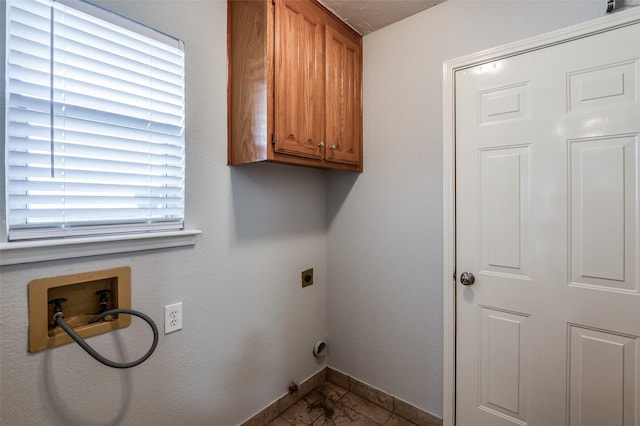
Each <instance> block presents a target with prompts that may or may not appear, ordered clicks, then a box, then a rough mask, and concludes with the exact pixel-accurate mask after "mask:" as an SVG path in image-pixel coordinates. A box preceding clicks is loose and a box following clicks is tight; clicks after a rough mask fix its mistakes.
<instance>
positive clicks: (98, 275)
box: [29, 266, 131, 352]
mask: <svg viewBox="0 0 640 426" xmlns="http://www.w3.org/2000/svg"><path fill="white" fill-rule="evenodd" d="M101 296H102V297H103V302H104V297H105V296H106V306H107V308H106V309H114V308H120V309H131V268H129V267H128V266H125V267H120V268H113V269H105V270H101V271H92V272H86V273H80V274H72V275H64V276H58V277H51V278H42V279H37V280H33V281H31V282H30V283H29V352H38V351H42V350H45V349H49V348H53V347H55V346H59V345H64V344H66V343H70V342H72V341H73V340H72V339H71V337H69V335H68V334H67V333H65V332H64V330H62V329H61V328H60V327H57V326H55V325H54V323H53V309H54V305H53V304H51V303H49V302H50V301H52V300H56V299H66V301H65V302H64V303H63V304H62V312H63V314H64V318H65V321H66V322H67V324H69V325H70V326H71V327H72V328H73V329H74V330H75V331H76V333H78V335H80V337H82V338H87V337H91V336H95V335H97V334H102V333H107V332H109V331H113V330H116V329H119V328H125V327H128V326H129V324H131V316H129V315H116V316H114V317H113V318H108V319H107V320H105V321H100V322H96V323H92V324H90V323H89V321H90V320H91V319H92V318H93V317H94V316H95V315H96V314H98V313H99V312H100V297H101Z"/></svg>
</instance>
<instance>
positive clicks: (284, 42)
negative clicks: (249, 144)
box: [274, 0, 324, 159]
mask: <svg viewBox="0 0 640 426" xmlns="http://www.w3.org/2000/svg"><path fill="white" fill-rule="evenodd" d="M319 12H320V10H319V9H318V7H317V6H316V5H314V4H312V3H310V2H303V1H296V0H280V1H278V2H277V3H276V34H275V37H276V40H275V55H276V60H275V147H274V148H275V151H276V152H278V153H282V154H290V155H296V156H302V157H307V158H317V159H320V157H321V151H320V146H319V143H320V141H321V140H322V135H323V126H324V120H323V103H324V102H323V101H324V84H323V80H322V69H323V61H322V59H323V53H324V52H323V46H322V25H321V18H320V13H319Z"/></svg>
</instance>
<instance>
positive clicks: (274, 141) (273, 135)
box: [271, 133, 276, 145]
mask: <svg viewBox="0 0 640 426" xmlns="http://www.w3.org/2000/svg"><path fill="white" fill-rule="evenodd" d="M275 144H276V134H275V133H271V145H275Z"/></svg>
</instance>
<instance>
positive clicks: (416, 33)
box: [327, 0, 606, 416]
mask: <svg viewBox="0 0 640 426" xmlns="http://www.w3.org/2000/svg"><path fill="white" fill-rule="evenodd" d="M605 3H606V2H605V1H603V0H598V1H558V0H554V1H542V0H531V1H528V0H520V1H515V0H514V1H506V0H505V1H497V0H496V1H484V0H476V1H471V0H469V1H457V0H448V1H446V2H445V3H442V4H440V5H437V6H435V7H433V8H430V9H427V10H425V11H424V12H421V13H419V14H417V15H414V16H412V17H410V18H407V19H405V20H403V21H400V22H398V23H395V24H392V25H390V26H388V27H385V28H383V29H381V30H378V31H376V32H373V33H371V34H369V35H367V36H365V38H364V54H363V56H364V77H363V84H364V89H363V96H364V144H365V146H364V173H363V174H362V176H360V177H359V178H358V179H357V181H355V180H354V179H353V178H352V177H351V176H349V175H346V174H337V173H336V174H331V175H330V179H329V204H328V209H329V216H328V219H327V220H328V265H329V274H328V283H329V290H328V291H329V301H328V306H329V339H330V343H331V345H330V347H331V348H332V351H331V352H330V355H331V356H330V358H329V364H330V365H331V366H332V367H334V368H336V369H338V370H341V371H343V372H345V373H347V374H349V375H351V376H353V377H356V378H358V379H360V380H362V381H364V382H366V383H368V384H370V385H373V386H376V387H378V388H381V389H384V390H385V391H386V392H388V393H391V394H392V395H394V396H396V397H398V398H400V399H404V400H405V401H407V402H410V403H412V404H414V405H417V406H418V407H420V408H422V409H424V410H426V411H429V412H431V413H433V414H436V415H438V416H441V415H442V342H443V332H442V328H443V320H442V310H443V301H442V298H443V296H442V285H443V284H442V283H443V277H442V262H443V260H442V249H443V246H442V232H443V231H442V161H443V160H442V63H443V61H445V60H448V59H453V58H456V57H460V56H464V55H467V54H471V53H474V52H476V51H480V50H484V49H489V48H492V47H495V46H498V45H501V44H505V43H508V42H512V41H516V40H520V39H523V38H526V37H529V36H532V35H536V34H540V33H543V32H546V31H550V30H554V29H558V28H561V27H565V26H568V25H571V24H576V23H579V22H583V21H585V20H588V19H592V18H595V17H599V16H602V15H603V14H604V4H605ZM347 191H349V193H348V196H347V195H346V192H347Z"/></svg>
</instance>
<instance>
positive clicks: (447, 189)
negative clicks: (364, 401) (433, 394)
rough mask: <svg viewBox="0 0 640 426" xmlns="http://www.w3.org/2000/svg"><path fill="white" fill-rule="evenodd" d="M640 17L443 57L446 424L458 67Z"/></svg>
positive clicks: (448, 423)
mask: <svg viewBox="0 0 640 426" xmlns="http://www.w3.org/2000/svg"><path fill="white" fill-rule="evenodd" d="M636 23H640V7H639V8H637V9H629V10H626V11H623V12H619V13H616V14H613V15H606V16H603V17H601V18H596V19H593V20H591V21H588V22H585V23H581V24H578V25H574V26H570V27H566V28H562V29H559V30H556V31H552V32H549V33H546V34H542V35H539V36H535V37H531V38H528V39H525V40H521V41H517V42H514V43H509V44H506V45H503V46H499V47H496V48H492V49H488V50H484V51H481V52H478V53H473V54H471V55H467V56H463V57H461V58H457V59H452V60H449V61H445V62H444V63H443V98H442V105H443V246H444V247H443V262H444V265H443V285H444V290H443V293H444V341H443V344H444V365H443V424H444V426H454V425H455V403H456V393H455V387H456V369H455V365H456V287H457V285H456V281H455V280H454V279H453V275H454V273H455V267H456V244H455V243H456V222H455V211H456V206H455V199H456V192H455V176H456V175H455V173H456V164H455V131H456V127H455V73H456V71H459V70H462V69H465V68H470V67H474V66H477V65H481V64H484V63H488V62H493V61H497V60H500V59H505V58H508V57H511V56H515V55H520V54H523V53H528V52H532V51H535V50H539V49H544V48H546V47H550V46H553V45H556V44H561V43H565V42H568V41H572V40H576V39H580V38H584V37H588V36H591V35H595V34H598V33H602V32H605V31H610V30H613V29H616V28H620V27H625V26H628V25H633V24H636Z"/></svg>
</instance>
